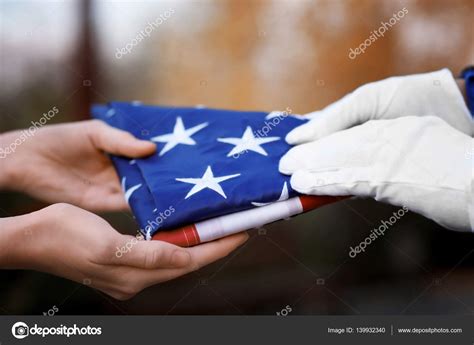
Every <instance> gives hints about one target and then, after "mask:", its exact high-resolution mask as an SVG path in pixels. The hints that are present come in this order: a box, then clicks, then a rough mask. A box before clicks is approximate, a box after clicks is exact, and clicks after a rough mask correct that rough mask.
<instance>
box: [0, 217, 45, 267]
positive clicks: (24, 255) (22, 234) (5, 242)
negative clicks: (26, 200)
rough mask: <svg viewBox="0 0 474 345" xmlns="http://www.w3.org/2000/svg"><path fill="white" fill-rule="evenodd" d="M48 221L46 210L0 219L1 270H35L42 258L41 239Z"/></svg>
mask: <svg viewBox="0 0 474 345" xmlns="http://www.w3.org/2000/svg"><path fill="white" fill-rule="evenodd" d="M48 219H49V215H48V212H47V210H46V209H43V210H40V211H37V212H33V213H30V214H26V215H22V216H17V217H8V218H0V268H17V269H30V268H34V266H35V264H37V263H38V262H37V261H38V258H40V257H41V255H40V254H41V253H39V252H40V251H41V246H40V245H39V244H40V243H41V242H42V241H41V240H40V238H42V237H43V236H42V233H43V232H44V229H45V228H46V227H47V221H48Z"/></svg>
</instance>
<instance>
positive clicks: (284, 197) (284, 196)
mask: <svg viewBox="0 0 474 345" xmlns="http://www.w3.org/2000/svg"><path fill="white" fill-rule="evenodd" d="M288 198H289V194H288V186H287V185H286V182H285V184H284V185H283V189H282V190H281V194H280V197H279V198H278V200H276V201H273V202H278V201H283V200H288ZM273 202H252V205H253V206H265V205H270V204H273Z"/></svg>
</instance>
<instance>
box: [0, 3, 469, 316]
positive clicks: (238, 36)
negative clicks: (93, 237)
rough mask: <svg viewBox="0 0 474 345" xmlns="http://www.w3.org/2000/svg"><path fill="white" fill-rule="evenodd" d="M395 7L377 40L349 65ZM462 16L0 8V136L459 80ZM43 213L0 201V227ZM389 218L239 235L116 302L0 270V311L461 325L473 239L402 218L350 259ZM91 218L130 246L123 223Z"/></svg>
mask: <svg viewBox="0 0 474 345" xmlns="http://www.w3.org/2000/svg"><path fill="white" fill-rule="evenodd" d="M402 8H406V9H407V11H408V13H407V14H406V15H405V16H404V17H403V18H401V19H400V20H399V21H398V23H397V24H395V25H394V26H393V27H391V28H390V29H389V30H388V31H387V32H386V33H385V36H384V37H381V38H379V39H378V40H377V41H376V42H374V43H372V44H371V46H370V47H368V48H367V50H366V52H365V53H364V54H361V55H359V56H357V58H355V59H350V58H349V50H350V49H351V48H356V47H357V46H358V45H359V44H360V43H362V42H363V41H364V40H365V39H367V38H368V36H369V35H370V33H371V31H372V30H375V29H377V28H379V27H380V25H381V21H385V22H386V21H388V20H389V19H390V18H391V17H392V16H393V15H394V14H396V13H398V11H400V10H402ZM169 13H171V15H169ZM160 15H161V18H162V19H161V20H159V18H160ZM163 18H166V20H163ZM473 18H474V2H473V1H472V0H444V1H442V0H424V1H421V0H420V1H397V0H380V1H376V0H354V1H344V0H315V1H304V0H296V1H290V0H287V1H271V0H268V1H263V0H260V1H259V0H255V1H245V0H239V1H237V0H227V1H166V2H165V1H98V0H96V1H92V0H91V1H87V0H82V1H80V0H76V1H39V0H38V1H5V0H2V1H0V80H1V83H0V87H1V91H0V116H1V120H0V131H1V132H4V131H8V130H12V129H19V128H26V127H29V126H30V122H31V121H35V120H38V119H39V118H40V117H41V116H42V114H43V113H44V112H47V111H48V110H50V109H51V108H53V107H55V106H56V107H57V108H58V109H59V114H58V115H56V116H55V117H54V118H53V119H52V120H51V123H56V122H68V121H77V120H84V119H88V118H89V117H90V115H89V107H90V105H91V104H92V103H94V102H97V103H105V102H108V101H111V100H141V101H143V102H144V103H150V104H166V105H181V106H184V105H195V104H204V105H206V106H208V107H219V108H229V109H241V110H267V111H271V110H284V109H285V108H287V107H290V108H291V109H292V110H293V112H294V113H305V112H309V111H313V110H316V109H318V108H321V107H323V106H325V105H327V104H329V103H331V102H333V101H335V100H337V99H338V98H340V97H341V96H343V95H344V94H346V93H348V92H350V91H351V90H353V89H354V88H355V87H357V86H358V85H361V84H364V83H367V82H370V81H374V80H378V79H383V78H386V77H389V76H392V75H403V74H411V73H420V72H427V71H433V70H436V69H441V68H443V67H448V68H450V69H451V70H452V71H453V73H455V74H458V73H459V72H460V70H461V69H462V68H463V67H464V66H466V65H468V64H473V62H474V26H473V23H474V21H473ZM150 23H155V25H154V26H153V30H152V31H151V32H149V35H148V36H147V37H144V38H143V39H142V40H140V41H137V40H136V41H133V40H134V39H135V38H136V36H137V35H138V34H139V33H140V32H141V31H142V30H145V28H146V27H147V26H148V27H150ZM156 23H159V24H156ZM132 42H133V46H132V47H131V43H132ZM127 45H128V47H129V48H130V47H131V48H130V49H129V50H130V51H126V53H123V52H124V50H123V48H125V47H127ZM121 52H122V53H121ZM35 168H38V169H40V168H41V167H35ZM44 206H45V205H44V204H42V203H40V202H38V201H36V200H33V199H30V198H28V197H26V196H24V195H20V194H16V193H6V192H1V193H0V215H1V216H2V217H8V216H13V215H18V214H23V213H27V212H31V211H34V210H37V209H40V208H42V207H44ZM396 210H397V208H394V207H391V206H388V205H384V204H380V203H376V202H374V201H371V200H350V201H342V202H339V203H337V204H333V205H329V206H326V207H324V208H322V209H319V210H315V211H313V212H310V213H308V214H305V215H303V216H299V217H297V218H294V219H291V220H287V221H281V222H278V223H275V224H272V225H269V226H266V227H265V228H262V229H258V230H252V231H251V232H250V234H251V238H250V240H249V241H248V243H247V244H246V245H245V246H243V247H242V248H240V249H239V250H238V251H236V252H234V253H233V254H231V255H230V256H229V257H227V258H225V259H223V260H221V261H218V262H217V263H215V264H212V265H210V266H208V267H205V268H203V269H202V270H200V271H198V272H195V273H192V274H189V275H187V276H184V277H182V278H179V279H177V280H174V281H171V282H167V283H164V284H160V285H157V286H154V287H151V288H148V289H147V290H145V291H144V292H142V293H140V294H139V295H137V296H136V297H135V298H133V299H131V300H129V301H126V302H119V301H116V300H113V299H112V298H110V297H108V296H106V295H104V294H102V293H99V292H97V291H94V290H92V289H90V288H88V287H87V286H84V285H81V284H77V283H74V282H70V281H67V280H64V279H61V278H57V277H54V276H50V275H47V274H43V273H37V272H29V271H2V272H0V281H1V284H0V313H3V314H42V313H47V312H48V311H49V310H51V309H52V308H53V306H54V307H56V308H57V309H58V311H57V312H56V313H58V314H272V315H275V314H276V313H279V314H281V315H286V314H289V315H299V314H473V313H474V292H473V291H474V288H473V287H474V236H473V235H472V234H460V233H455V232H451V231H447V230H445V229H443V228H441V227H440V226H438V225H436V224H434V223H433V222H431V221H429V220H427V219H425V218H423V217H421V216H418V215H416V214H413V213H409V214H407V215H405V216H404V217H403V218H402V219H401V220H399V221H398V222H397V223H396V224H395V225H394V226H393V227H391V228H390V229H389V230H388V231H387V232H386V233H385V236H383V237H381V238H379V239H377V240H376V241H375V242H374V243H372V244H371V245H370V246H369V248H368V249H367V251H366V252H365V253H361V254H359V255H358V256H357V257H356V258H354V259H351V258H349V256H348V253H349V247H351V246H355V245H357V244H358V243H359V242H361V241H362V240H363V239H364V238H365V237H366V236H368V235H369V233H370V232H371V230H372V229H373V228H374V227H378V226H379V225H380V222H381V221H382V220H387V219H388V218H389V217H390V216H391V215H392V212H394V211H396ZM104 217H105V218H106V219H107V220H109V221H110V222H111V223H112V224H113V225H114V226H115V227H116V228H117V230H118V231H120V232H124V233H125V232H128V233H131V234H133V233H135V232H136V229H137V225H136V224H135V223H134V221H133V219H132V217H131V215H130V214H124V213H118V214H105V215H104ZM0 231H1V229H0Z"/></svg>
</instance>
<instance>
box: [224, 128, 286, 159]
mask: <svg viewBox="0 0 474 345" xmlns="http://www.w3.org/2000/svg"><path fill="white" fill-rule="evenodd" d="M276 140H280V137H266V138H258V137H255V135H254V134H253V131H252V127H250V126H247V128H246V129H245V132H244V135H243V136H242V138H217V141H219V142H221V143H226V144H231V145H235V147H234V148H233V149H232V150H231V151H230V152H229V153H228V154H227V157H230V156H233V155H236V154H239V153H240V152H245V151H253V152H257V153H259V154H261V155H263V156H268V153H267V152H266V151H265V150H264V149H263V148H262V146H261V145H263V144H267V143H271V142H272V141H276Z"/></svg>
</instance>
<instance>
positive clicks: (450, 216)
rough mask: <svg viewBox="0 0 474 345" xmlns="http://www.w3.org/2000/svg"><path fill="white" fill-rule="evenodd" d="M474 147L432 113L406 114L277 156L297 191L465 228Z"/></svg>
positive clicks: (335, 134)
mask: <svg viewBox="0 0 474 345" xmlns="http://www.w3.org/2000/svg"><path fill="white" fill-rule="evenodd" d="M338 115H342V114H334V115H333V116H334V121H337V120H338ZM452 119H454V117H452ZM459 123H461V121H460V122H459ZM306 126H307V125H306ZM317 129H318V131H319V130H320V128H317ZM331 130H333V128H331ZM319 133H321V132H319ZM473 149H474V144H473V139H472V138H471V137H470V136H468V135H466V134H463V133H461V132H459V131H457V130H455V129H454V128H452V127H451V126H449V125H448V124H447V123H446V122H444V121H443V120H441V119H439V118H438V117H433V116H426V117H414V116H408V117H401V118H399V119H394V120H378V121H369V122H367V123H365V124H363V125H360V126H356V127H353V128H350V129H347V130H343V131H340V132H337V133H334V134H332V135H329V136H327V137H324V138H321V139H319V140H316V141H314V142H311V143H307V144H302V145H299V146H296V147H294V148H292V149H291V150H290V151H289V152H288V153H287V154H286V155H285V156H283V158H282V159H281V161H280V172H282V173H284V174H292V175H293V176H292V177H291V186H292V187H293V189H295V190H296V191H298V192H300V193H304V194H314V195H356V196H365V197H373V198H375V199H376V200H379V201H383V202H387V203H389V204H392V205H397V206H406V207H408V209H410V210H412V211H414V212H417V213H420V214H422V215H424V216H426V217H428V218H430V219H433V220H434V221H436V222H437V223H439V224H441V225H443V226H445V227H447V228H450V229H453V230H460V231H469V230H470V229H472V228H473V225H474V224H471V221H472V219H470V217H472V213H474V210H473V209H472V199H471V198H472V189H471V183H472V178H473V165H472V161H473V156H472V153H473V152H474V151H473ZM470 202H471V204H470ZM470 212H471V214H470Z"/></svg>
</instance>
